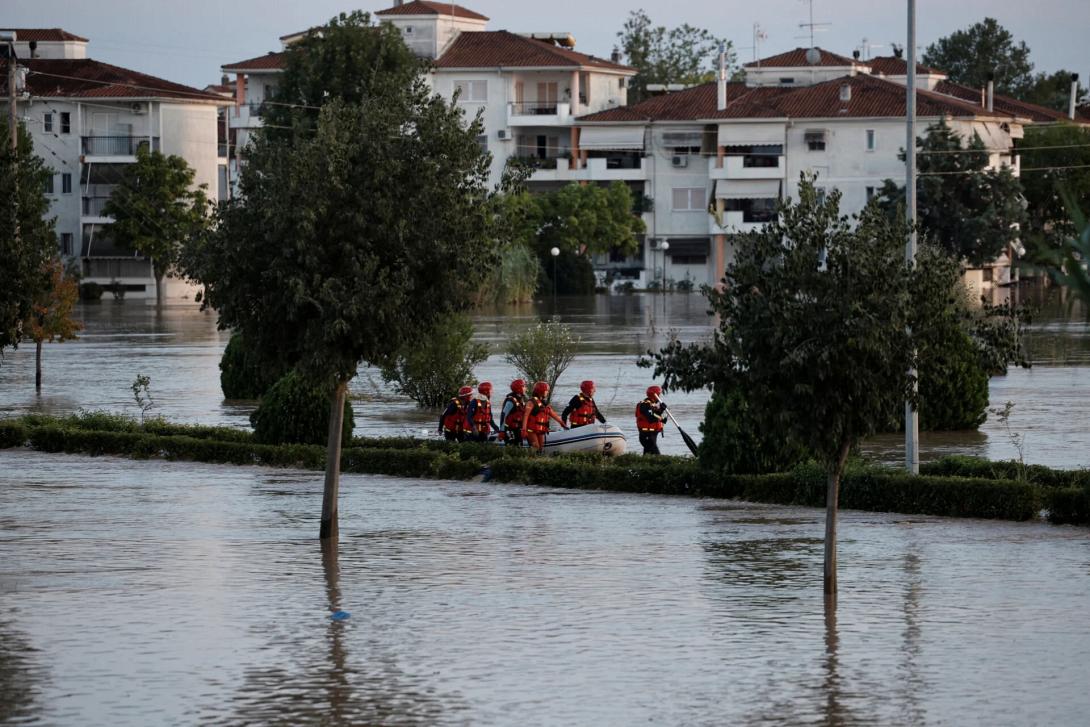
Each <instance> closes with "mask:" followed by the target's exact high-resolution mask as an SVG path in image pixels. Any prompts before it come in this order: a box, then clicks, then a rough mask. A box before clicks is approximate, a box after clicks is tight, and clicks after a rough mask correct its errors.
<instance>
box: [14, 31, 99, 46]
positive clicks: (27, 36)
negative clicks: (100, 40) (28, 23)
mask: <svg viewBox="0 0 1090 727" xmlns="http://www.w3.org/2000/svg"><path fill="white" fill-rule="evenodd" d="M4 30H9V31H12V32H14V33H15V40H16V41H17V42H19V43H27V42H30V41H32V40H34V41H38V42H39V43H49V42H60V41H65V40H71V41H76V42H79V43H90V41H89V40H87V39H86V38H83V37H81V36H78V35H76V34H75V33H69V32H68V31H67V30H64V29H63V28H4Z"/></svg>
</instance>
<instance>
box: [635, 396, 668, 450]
mask: <svg viewBox="0 0 1090 727" xmlns="http://www.w3.org/2000/svg"><path fill="white" fill-rule="evenodd" d="M660 396H662V387H661V386H648V387H647V398H646V399H644V400H643V401H641V402H640V403H639V404H637V405H636V429H638V430H639V432H640V444H642V445H643V453H644V454H660V452H659V445H658V442H657V441H656V440H657V439H658V437H659V435H660V434H662V422H663V421H664V420H665V419H666V405H665V404H663V403H662V402H661V401H659V397H660Z"/></svg>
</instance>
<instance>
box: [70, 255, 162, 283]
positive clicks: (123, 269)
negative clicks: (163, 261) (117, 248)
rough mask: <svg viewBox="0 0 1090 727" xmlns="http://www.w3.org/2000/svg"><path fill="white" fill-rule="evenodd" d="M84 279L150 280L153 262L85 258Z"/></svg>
mask: <svg viewBox="0 0 1090 727" xmlns="http://www.w3.org/2000/svg"><path fill="white" fill-rule="evenodd" d="M83 277H85V278H105V279H107V280H116V279H118V278H150V277H152V271H151V261H150V260H141V259H132V260H123V259H109V258H107V259H103V258H84V259H83Z"/></svg>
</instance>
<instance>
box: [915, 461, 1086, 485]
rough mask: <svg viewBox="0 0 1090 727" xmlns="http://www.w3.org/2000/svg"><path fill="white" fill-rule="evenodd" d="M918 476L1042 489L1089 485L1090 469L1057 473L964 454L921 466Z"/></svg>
mask: <svg viewBox="0 0 1090 727" xmlns="http://www.w3.org/2000/svg"><path fill="white" fill-rule="evenodd" d="M920 473H921V474H930V475H948V476H954V477H979V478H983V479H1001V480H1020V479H1025V480H1026V481H1028V482H1033V483H1035V484H1038V485H1042V486H1044V487H1080V486H1090V470H1085V469H1080V470H1059V469H1052V468H1051V467H1045V466H1044V465H1039V464H1027V465H1023V464H1022V463H1020V462H1016V461H1014V460H1007V461H1003V462H993V461H991V460H987V459H981V458H979V457H966V456H963V455H950V456H947V457H943V458H942V459H939V460H936V461H934V462H928V463H926V464H921V465H920ZM1023 474H1024V477H1023Z"/></svg>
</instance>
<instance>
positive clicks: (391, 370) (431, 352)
mask: <svg viewBox="0 0 1090 727" xmlns="http://www.w3.org/2000/svg"><path fill="white" fill-rule="evenodd" d="M472 339H473V323H472V322H471V321H470V320H469V317H468V316H464V315H452V316H448V317H446V318H444V319H442V320H441V321H439V323H437V324H436V326H435V329H434V330H432V331H431V332H430V333H429V334H428V335H427V336H426V337H424V338H423V340H421V341H419V342H417V341H413V342H412V343H411V344H409V345H406V346H404V347H403V348H402V349H401V350H400V351H398V352H397V353H396V354H395V355H394V357H393V358H392V359H391V360H390V361H389V362H388V363H387V364H386V365H384V366H383V367H382V369H381V372H382V378H383V379H384V380H385V381H386V382H387V383H392V384H393V386H394V389H395V390H396V391H397V392H398V393H400V394H404V395H405V396H408V397H409V398H410V399H412V400H413V401H415V402H416V403H417V405H419V406H422V407H429V408H435V407H439V406H442V405H443V404H444V403H446V401H447V400H448V399H449V398H450V397H451V396H453V395H454V393H455V392H456V391H458V387H460V386H464V385H465V384H467V383H469V382H472V381H474V380H475V379H474V378H473V368H474V367H475V366H477V364H479V363H481V362H482V361H484V360H485V359H487V358H488V346H485V345H483V344H479V343H473V340H472Z"/></svg>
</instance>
